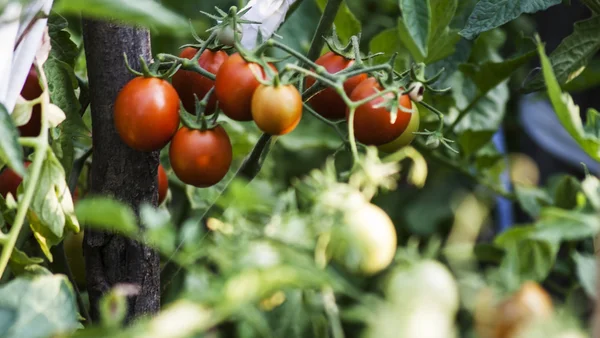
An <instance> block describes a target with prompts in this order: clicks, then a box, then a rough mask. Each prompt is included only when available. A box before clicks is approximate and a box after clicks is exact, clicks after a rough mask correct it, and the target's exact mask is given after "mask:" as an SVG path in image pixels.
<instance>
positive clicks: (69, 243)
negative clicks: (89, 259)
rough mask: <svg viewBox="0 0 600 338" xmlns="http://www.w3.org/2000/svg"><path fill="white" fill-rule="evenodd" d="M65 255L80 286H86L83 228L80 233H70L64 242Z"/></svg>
mask: <svg viewBox="0 0 600 338" xmlns="http://www.w3.org/2000/svg"><path fill="white" fill-rule="evenodd" d="M63 246H64V249H65V255H66V256H67V262H68V263H69V268H71V272H72V273H73V278H74V279H75V282H76V283H77V286H79V287H80V288H84V287H85V284H86V283H85V259H84V256H83V230H81V231H79V233H76V234H73V233H69V234H68V235H66V236H65V240H64V243H63Z"/></svg>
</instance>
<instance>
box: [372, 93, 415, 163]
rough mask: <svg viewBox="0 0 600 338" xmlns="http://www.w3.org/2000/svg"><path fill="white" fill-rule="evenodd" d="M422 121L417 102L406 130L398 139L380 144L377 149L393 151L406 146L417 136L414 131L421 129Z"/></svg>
mask: <svg viewBox="0 0 600 338" xmlns="http://www.w3.org/2000/svg"><path fill="white" fill-rule="evenodd" d="M420 122H421V117H420V116H419V109H418V108H417V104H416V103H413V113H412V116H411V118H410V121H409V122H408V126H407V127H406V130H405V131H404V132H402V134H401V135H400V136H398V138H397V139H395V140H393V141H392V142H389V143H386V144H382V145H380V146H378V147H377V149H379V151H382V152H386V153H393V152H395V151H397V150H398V149H400V148H402V147H406V146H407V145H409V144H410V143H411V142H412V141H413V140H414V139H415V137H416V136H417V135H415V134H414V132H417V131H419V125H420Z"/></svg>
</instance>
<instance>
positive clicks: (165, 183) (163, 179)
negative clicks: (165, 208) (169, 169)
mask: <svg viewBox="0 0 600 338" xmlns="http://www.w3.org/2000/svg"><path fill="white" fill-rule="evenodd" d="M168 191H169V179H168V178H167V173H166V172H165V168H163V166H162V165H161V164H159V165H158V204H161V203H162V202H163V201H164V200H165V197H167V192H168Z"/></svg>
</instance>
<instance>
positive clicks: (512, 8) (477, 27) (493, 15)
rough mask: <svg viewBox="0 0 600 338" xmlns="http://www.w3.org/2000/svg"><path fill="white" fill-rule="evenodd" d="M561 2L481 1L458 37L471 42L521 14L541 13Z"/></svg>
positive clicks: (552, 0)
mask: <svg viewBox="0 0 600 338" xmlns="http://www.w3.org/2000/svg"><path fill="white" fill-rule="evenodd" d="M561 2H562V0H505V1H498V0H481V1H479V2H478V3H477V5H476V6H475V9H474V10H473V12H472V13H471V16H469V19H468V21H467V25H466V26H465V28H464V29H463V30H462V31H461V32H460V35H462V36H464V37H465V38H467V39H471V40H472V39H474V38H475V37H476V36H477V35H479V34H480V33H483V32H486V31H489V30H491V29H494V28H496V27H500V26H501V25H503V24H505V23H507V22H509V21H511V20H513V19H516V18H517V17H519V16H520V15H521V14H523V13H530V14H531V13H535V12H538V11H542V10H545V9H547V8H549V7H552V6H554V5H558V4H560V3H561Z"/></svg>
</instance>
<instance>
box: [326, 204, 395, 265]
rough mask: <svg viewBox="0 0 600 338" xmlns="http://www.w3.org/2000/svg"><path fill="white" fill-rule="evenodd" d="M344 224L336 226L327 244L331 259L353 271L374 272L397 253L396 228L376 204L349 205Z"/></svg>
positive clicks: (390, 260)
mask: <svg viewBox="0 0 600 338" xmlns="http://www.w3.org/2000/svg"><path fill="white" fill-rule="evenodd" d="M344 221H345V222H344V224H345V226H340V227H337V228H336V229H335V230H334V231H333V233H332V235H331V241H330V244H329V246H328V248H327V250H328V253H329V256H330V257H332V258H333V260H334V261H336V262H338V263H339V264H342V265H343V266H345V267H346V268H347V269H348V270H349V271H351V272H353V273H358V274H363V275H373V274H376V273H378V272H380V271H382V270H383V269H385V268H386V267H387V266H388V265H390V263H391V262H392V260H393V259H394V255H395V254H396V245H397V239H396V229H395V228H394V223H392V220H391V219H390V217H389V216H388V215H387V214H386V213H385V211H383V210H382V209H381V208H379V207H378V206H376V205H374V204H371V203H368V202H363V203H360V204H357V205H356V206H355V207H352V208H350V207H349V209H348V211H347V212H346V214H345V216H344Z"/></svg>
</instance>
